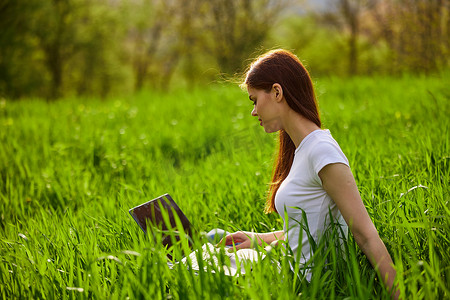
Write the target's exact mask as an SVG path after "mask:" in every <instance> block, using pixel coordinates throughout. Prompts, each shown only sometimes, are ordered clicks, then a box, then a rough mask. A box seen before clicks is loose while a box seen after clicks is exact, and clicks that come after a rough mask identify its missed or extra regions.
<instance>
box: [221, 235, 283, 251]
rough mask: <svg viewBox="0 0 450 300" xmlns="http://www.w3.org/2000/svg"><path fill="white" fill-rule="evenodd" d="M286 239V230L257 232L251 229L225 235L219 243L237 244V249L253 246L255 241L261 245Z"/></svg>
mask: <svg viewBox="0 0 450 300" xmlns="http://www.w3.org/2000/svg"><path fill="white" fill-rule="evenodd" d="M282 239H284V231H283V230H280V231H274V232H265V233H255V232H249V231H237V232H234V233H231V234H229V235H227V236H226V237H224V238H223V239H222V240H221V241H220V242H219V244H221V243H223V242H225V245H227V246H229V245H233V243H234V244H237V245H236V246H235V247H236V250H239V249H243V248H251V247H252V243H253V241H255V242H257V243H258V245H261V244H262V242H265V243H267V244H271V243H272V242H275V241H278V240H282Z"/></svg>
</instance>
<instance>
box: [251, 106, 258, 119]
mask: <svg viewBox="0 0 450 300" xmlns="http://www.w3.org/2000/svg"><path fill="white" fill-rule="evenodd" d="M257 115H258V113H257V112H256V107H253V110H252V116H254V117H256V116H257Z"/></svg>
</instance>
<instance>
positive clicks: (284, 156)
mask: <svg viewBox="0 0 450 300" xmlns="http://www.w3.org/2000/svg"><path fill="white" fill-rule="evenodd" d="M242 87H245V88H247V91H248V95H249V98H250V100H251V101H252V102H253V105H254V108H253V110H252V112H251V114H252V116H254V117H257V118H258V121H259V122H260V125H261V126H263V127H264V130H265V131H266V132H276V131H278V132H279V151H278V157H277V160H276V164H275V166H274V171H273V177H272V182H271V186H270V190H269V197H268V200H267V204H266V213H269V212H278V213H279V214H280V216H281V217H282V218H283V221H284V230H282V231H276V232H267V233H252V232H243V231H239V232H235V233H232V234H228V235H227V236H226V237H225V238H224V239H223V241H224V242H225V243H226V245H231V244H235V248H236V249H242V248H250V247H251V244H252V241H255V240H256V241H257V242H258V243H259V244H262V242H263V241H264V242H265V243H267V244H271V243H273V242H276V241H277V240H285V241H286V242H287V243H288V244H289V247H290V248H291V249H292V251H293V253H294V257H300V261H298V263H300V264H305V263H306V262H307V261H308V260H309V259H310V258H311V250H310V248H311V247H310V245H309V241H308V236H307V234H306V233H305V232H303V234H302V232H301V230H303V229H302V228H301V226H299V224H300V223H301V222H302V218H303V217H302V214H305V215H306V220H307V223H308V227H309V231H310V234H311V235H312V237H313V238H314V239H315V242H316V243H317V242H318V241H317V239H318V238H319V237H320V236H321V235H322V233H323V232H324V230H325V228H327V226H329V225H330V223H331V222H332V221H334V220H337V221H338V222H339V221H341V222H339V223H341V224H342V227H341V228H344V231H347V225H348V227H350V230H351V232H352V233H353V236H354V238H355V240H356V242H357V244H358V245H359V247H360V248H361V249H362V251H363V252H364V253H365V255H366V256H367V257H368V258H369V260H370V262H371V263H372V265H373V266H374V267H375V268H376V269H377V270H378V271H379V272H380V274H381V276H382V278H383V279H384V282H385V284H386V286H387V287H388V288H391V287H393V284H394V278H395V275H396V272H395V270H394V268H393V266H392V264H393V263H392V259H391V257H390V255H389V253H388V251H387V249H386V247H385V245H384V244H383V242H382V241H381V239H380V237H379V236H378V232H377V230H376V228H375V226H374V224H373V223H372V221H371V219H370V217H369V215H368V213H367V211H366V208H365V207H364V204H363V202H362V200H361V197H360V195H359V192H358V188H357V186H356V183H355V180H354V178H353V174H352V172H351V170H350V167H349V163H348V160H347V158H346V157H345V155H344V153H343V152H342V151H341V149H340V147H339V145H338V143H337V142H336V141H335V140H334V139H333V137H332V136H331V134H330V132H329V130H323V129H321V121H320V117H319V112H318V108H317V103H316V99H315V96H314V89H313V85H312V82H311V78H310V77H309V74H308V72H307V70H306V69H305V68H304V66H303V65H302V63H301V62H300V60H299V59H298V58H297V57H296V56H295V55H293V54H292V53H290V52H288V51H285V50H274V51H270V52H268V53H266V54H264V55H262V56H260V57H259V58H258V59H256V60H255V61H254V62H253V63H252V64H251V65H250V68H249V70H248V72H247V73H246V78H245V81H244V82H243V84H242ZM299 208H300V209H299ZM330 215H331V216H332V217H330ZM332 218H334V220H331V219H332ZM344 220H345V222H343V221H344ZM303 221H304V220H303ZM345 223H346V224H345ZM299 237H302V238H301V240H299ZM300 249H301V250H300ZM297 250H299V251H301V253H297ZM296 254H300V255H298V256H297V255H296ZM396 294H397V295H396V296H398V292H396Z"/></svg>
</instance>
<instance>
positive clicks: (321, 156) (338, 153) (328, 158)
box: [310, 140, 350, 185]
mask: <svg viewBox="0 0 450 300" xmlns="http://www.w3.org/2000/svg"><path fill="white" fill-rule="evenodd" d="M310 162H311V168H312V171H313V174H314V177H315V180H316V181H317V183H318V184H320V185H322V180H321V179H320V177H319V172H320V170H322V169H323V168H324V167H325V166H326V165H329V164H335V163H341V164H344V165H346V166H349V167H350V164H349V162H348V159H347V157H346V156H345V154H344V153H343V152H342V150H341V148H340V147H339V145H338V144H337V142H335V141H334V140H330V141H320V142H318V143H317V144H316V145H315V146H314V150H313V151H312V152H311V157H310Z"/></svg>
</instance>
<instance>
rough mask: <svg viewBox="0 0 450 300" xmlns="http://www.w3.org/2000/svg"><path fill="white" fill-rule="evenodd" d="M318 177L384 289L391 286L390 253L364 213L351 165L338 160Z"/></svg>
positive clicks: (326, 167)
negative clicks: (379, 278) (376, 273)
mask: <svg viewBox="0 0 450 300" xmlns="http://www.w3.org/2000/svg"><path fill="white" fill-rule="evenodd" d="M319 177H320V179H321V180H322V185H323V188H324V189H325V191H326V192H327V194H328V195H329V196H330V197H331V198H332V199H333V200H334V202H335V203H336V205H337V207H338V208H339V211H340V212H341V214H342V216H343V217H344V219H345V221H346V222H347V224H348V226H349V227H350V230H351V231H352V233H353V236H354V238H355V241H356V243H357V244H358V246H359V247H360V248H361V250H362V251H363V252H364V254H365V255H366V256H367V258H368V259H369V260H370V262H371V263H372V265H373V266H374V268H375V269H376V270H378V271H379V272H380V274H381V276H382V278H383V280H384V283H385V284H386V286H387V288H388V289H391V288H392V287H393V286H394V279H395V276H396V272H395V270H394V268H393V262H392V259H391V256H390V255H389V253H388V251H387V249H386V246H385V245H384V243H383V241H382V240H381V239H380V237H379V236H378V232H377V230H376V228H375V225H374V224H373V223H372V220H371V219H370V217H369V214H368V213H367V210H366V207H365V206H364V204H363V202H362V200H361V196H360V194H359V191H358V188H357V186H356V182H355V179H354V178H353V174H352V172H351V170H350V168H349V167H348V166H346V165H344V164H340V163H337V164H330V165H327V166H325V167H324V168H323V169H322V170H321V171H320V172H319ZM394 291H395V297H396V298H397V297H398V294H399V291H398V290H397V289H396V288H395V287H394Z"/></svg>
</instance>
